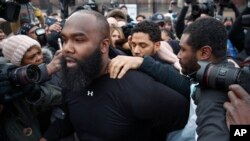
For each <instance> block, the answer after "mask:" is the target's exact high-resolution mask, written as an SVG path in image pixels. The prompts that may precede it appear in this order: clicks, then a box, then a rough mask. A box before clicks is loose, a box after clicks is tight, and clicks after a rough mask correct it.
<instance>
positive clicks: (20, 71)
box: [9, 65, 41, 85]
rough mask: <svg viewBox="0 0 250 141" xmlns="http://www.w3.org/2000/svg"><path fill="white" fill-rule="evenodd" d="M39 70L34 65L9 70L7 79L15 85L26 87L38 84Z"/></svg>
mask: <svg viewBox="0 0 250 141" xmlns="http://www.w3.org/2000/svg"><path fill="white" fill-rule="evenodd" d="M40 75H41V72H40V69H39V67H38V66H36V65H27V66H24V67H19V68H16V69H14V70H11V72H10V73H9V78H10V79H11V80H12V81H13V82H14V83H15V84H16V85H26V84H29V83H38V81H39V79H40Z"/></svg>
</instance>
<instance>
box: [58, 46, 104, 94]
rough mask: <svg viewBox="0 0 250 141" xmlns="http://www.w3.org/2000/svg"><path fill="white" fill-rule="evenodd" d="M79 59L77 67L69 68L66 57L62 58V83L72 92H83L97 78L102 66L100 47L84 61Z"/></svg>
mask: <svg viewBox="0 0 250 141" xmlns="http://www.w3.org/2000/svg"><path fill="white" fill-rule="evenodd" d="M76 61H77V66H76V68H73V69H69V68H67V63H66V60H65V58H63V59H62V74H63V75H62V84H63V88H64V89H66V90H69V91H72V92H83V91H84V90H85V88H86V87H87V86H88V85H89V84H90V83H91V82H92V81H93V79H95V78H96V77H97V76H98V74H99V73H100V71H101V68H102V58H101V51H100V48H97V49H96V50H95V52H94V53H93V54H91V55H90V56H89V57H88V58H87V59H85V60H84V61H79V60H76Z"/></svg>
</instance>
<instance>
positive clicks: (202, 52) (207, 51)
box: [198, 46, 212, 60]
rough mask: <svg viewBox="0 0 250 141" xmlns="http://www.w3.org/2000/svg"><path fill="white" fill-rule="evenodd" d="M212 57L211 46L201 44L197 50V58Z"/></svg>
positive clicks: (205, 58) (207, 58) (206, 58)
mask: <svg viewBox="0 0 250 141" xmlns="http://www.w3.org/2000/svg"><path fill="white" fill-rule="evenodd" d="M211 57H212V47H210V46H203V47H202V48H200V49H199V51H198V58H200V60H209V59H210V58H211Z"/></svg>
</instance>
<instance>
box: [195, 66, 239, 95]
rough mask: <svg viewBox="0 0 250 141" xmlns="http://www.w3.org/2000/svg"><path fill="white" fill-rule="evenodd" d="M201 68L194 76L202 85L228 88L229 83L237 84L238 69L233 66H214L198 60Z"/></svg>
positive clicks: (222, 88)
mask: <svg viewBox="0 0 250 141" xmlns="http://www.w3.org/2000/svg"><path fill="white" fill-rule="evenodd" d="M199 65H200V66H201V68H200V69H199V71H198V72H197V74H196V78H197V80H198V81H199V83H200V84H201V85H203V86H208V87H210V88H216V89H221V90H228V87H229V85H231V84H238V81H239V76H240V75H239V74H240V72H241V71H240V69H239V68H234V67H225V66H216V65H214V64H208V63H205V62H199Z"/></svg>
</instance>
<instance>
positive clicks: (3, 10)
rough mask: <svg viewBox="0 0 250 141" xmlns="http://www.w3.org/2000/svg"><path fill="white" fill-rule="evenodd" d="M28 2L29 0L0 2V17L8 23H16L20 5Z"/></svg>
mask: <svg viewBox="0 0 250 141" xmlns="http://www.w3.org/2000/svg"><path fill="white" fill-rule="evenodd" d="M29 2H30V0H14V1H6V0H0V17H1V18H4V19H5V20H6V21H9V22H15V21H17V19H18V16H19V13H20V10H21V6H20V4H26V3H29Z"/></svg>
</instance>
